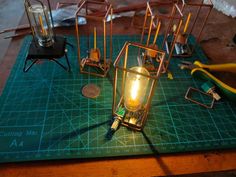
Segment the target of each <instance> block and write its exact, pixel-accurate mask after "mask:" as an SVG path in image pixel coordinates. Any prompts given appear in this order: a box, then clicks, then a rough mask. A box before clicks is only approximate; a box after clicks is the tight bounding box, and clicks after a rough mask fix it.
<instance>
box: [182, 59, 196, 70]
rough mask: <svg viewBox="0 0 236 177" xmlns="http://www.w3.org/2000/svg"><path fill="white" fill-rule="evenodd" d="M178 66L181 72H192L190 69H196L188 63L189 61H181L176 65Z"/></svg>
mask: <svg viewBox="0 0 236 177" xmlns="http://www.w3.org/2000/svg"><path fill="white" fill-rule="evenodd" d="M178 66H179V67H180V69H182V70H183V69H190V70H192V69H194V68H196V67H197V66H196V65H194V64H193V63H192V62H189V61H181V63H180V64H178Z"/></svg>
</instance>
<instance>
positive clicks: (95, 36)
mask: <svg viewBox="0 0 236 177" xmlns="http://www.w3.org/2000/svg"><path fill="white" fill-rule="evenodd" d="M111 17H112V6H111V4H109V3H107V2H98V1H92V0H85V1H82V2H81V4H80V6H79V8H78V10H77V12H76V35H77V42H78V61H79V65H80V72H81V73H86V74H91V75H95V76H100V77H105V76H106V74H107V72H108V71H109V69H110V64H111V61H112V18H111ZM78 18H85V19H86V22H87V25H83V26H79V24H78Z"/></svg>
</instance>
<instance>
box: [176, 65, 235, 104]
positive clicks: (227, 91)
mask: <svg viewBox="0 0 236 177" xmlns="http://www.w3.org/2000/svg"><path fill="white" fill-rule="evenodd" d="M179 67H180V68H181V69H190V70H191V75H192V76H194V77H197V78H201V79H204V80H207V81H211V82H212V83H214V84H215V85H216V86H217V87H218V88H219V89H220V90H221V92H222V93H223V94H224V95H225V96H226V97H228V98H229V99H230V100H233V101H236V88H233V87H231V86H229V85H227V84H226V83H224V82H223V81H221V80H220V79H218V78H217V77H215V76H214V75H213V74H211V73H210V72H212V71H213V72H231V73H236V63H226V64H212V65H207V64H203V63H201V62H200V61H195V62H194V63H191V62H187V61H182V62H181V64H179Z"/></svg>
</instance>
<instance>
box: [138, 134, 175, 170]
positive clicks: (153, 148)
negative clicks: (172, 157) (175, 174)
mask: <svg viewBox="0 0 236 177" xmlns="http://www.w3.org/2000/svg"><path fill="white" fill-rule="evenodd" d="M141 132H142V134H143V137H144V139H145V140H146V141H147V143H148V145H149V147H150V149H151V150H152V152H153V154H154V157H155V159H156V161H157V163H158V164H159V165H160V167H161V169H162V170H163V172H164V173H165V174H166V175H172V172H171V171H170V169H169V168H168V166H166V164H165V163H164V162H163V161H162V159H161V158H160V157H161V156H160V153H159V152H158V150H157V149H156V147H155V146H154V145H153V144H152V142H151V140H150V139H149V138H148V137H147V135H146V133H145V132H144V131H143V130H142V131H141Z"/></svg>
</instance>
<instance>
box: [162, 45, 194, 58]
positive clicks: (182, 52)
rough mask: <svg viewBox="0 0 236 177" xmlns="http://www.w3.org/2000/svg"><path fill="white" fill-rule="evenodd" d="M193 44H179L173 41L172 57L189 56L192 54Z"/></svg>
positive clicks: (168, 46)
mask: <svg viewBox="0 0 236 177" xmlns="http://www.w3.org/2000/svg"><path fill="white" fill-rule="evenodd" d="M170 46H171V44H170V42H168V44H166V47H167V48H168V49H167V53H168V54H169V52H168V51H169V49H170ZM193 50H194V46H193V45H192V44H188V43H187V44H180V43H175V45H174V52H173V54H172V56H173V57H184V58H188V57H191V56H192V54H193Z"/></svg>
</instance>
